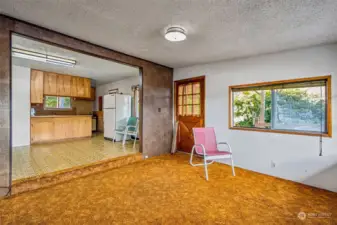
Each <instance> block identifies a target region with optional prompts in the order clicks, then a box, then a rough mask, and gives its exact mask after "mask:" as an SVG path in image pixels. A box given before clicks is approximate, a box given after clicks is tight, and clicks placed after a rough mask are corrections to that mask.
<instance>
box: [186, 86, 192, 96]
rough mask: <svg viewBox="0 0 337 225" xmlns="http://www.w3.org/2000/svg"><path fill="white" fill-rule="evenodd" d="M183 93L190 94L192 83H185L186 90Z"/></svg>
mask: <svg viewBox="0 0 337 225" xmlns="http://www.w3.org/2000/svg"><path fill="white" fill-rule="evenodd" d="M185 94H187V95H190V94H192V84H187V85H186V92H185Z"/></svg>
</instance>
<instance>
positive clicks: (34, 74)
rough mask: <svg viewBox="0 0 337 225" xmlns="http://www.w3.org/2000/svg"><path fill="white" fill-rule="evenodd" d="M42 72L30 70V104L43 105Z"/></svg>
mask: <svg viewBox="0 0 337 225" xmlns="http://www.w3.org/2000/svg"><path fill="white" fill-rule="evenodd" d="M43 86H44V84H43V72H42V71H39V70H31V76H30V102H31V103H43Z"/></svg>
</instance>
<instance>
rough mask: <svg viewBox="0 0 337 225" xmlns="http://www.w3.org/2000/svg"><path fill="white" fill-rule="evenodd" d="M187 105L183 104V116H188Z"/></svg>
mask: <svg viewBox="0 0 337 225" xmlns="http://www.w3.org/2000/svg"><path fill="white" fill-rule="evenodd" d="M186 107H187V106H186V105H184V106H183V113H182V115H183V116H186V111H187V108H186Z"/></svg>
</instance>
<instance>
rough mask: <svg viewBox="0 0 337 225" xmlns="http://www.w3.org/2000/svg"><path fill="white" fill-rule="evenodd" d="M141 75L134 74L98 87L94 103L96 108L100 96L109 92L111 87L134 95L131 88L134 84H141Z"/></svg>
mask: <svg viewBox="0 0 337 225" xmlns="http://www.w3.org/2000/svg"><path fill="white" fill-rule="evenodd" d="M140 79H141V77H140V76H134V77H130V78H127V79H124V80H119V81H116V82H112V83H108V84H103V85H99V86H97V87H96V101H95V104H94V110H95V111H97V110H98V97H99V96H103V95H106V94H108V91H109V90H110V89H114V88H118V90H119V92H122V93H123V94H129V95H131V96H133V92H132V90H131V87H132V86H133V85H138V84H140Z"/></svg>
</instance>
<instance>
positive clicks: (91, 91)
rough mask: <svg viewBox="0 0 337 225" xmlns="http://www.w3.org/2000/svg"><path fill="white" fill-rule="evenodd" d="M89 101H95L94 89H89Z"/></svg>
mask: <svg viewBox="0 0 337 225" xmlns="http://www.w3.org/2000/svg"><path fill="white" fill-rule="evenodd" d="M90 100H91V101H95V100H96V88H93V87H92V88H91V90H90Z"/></svg>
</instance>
